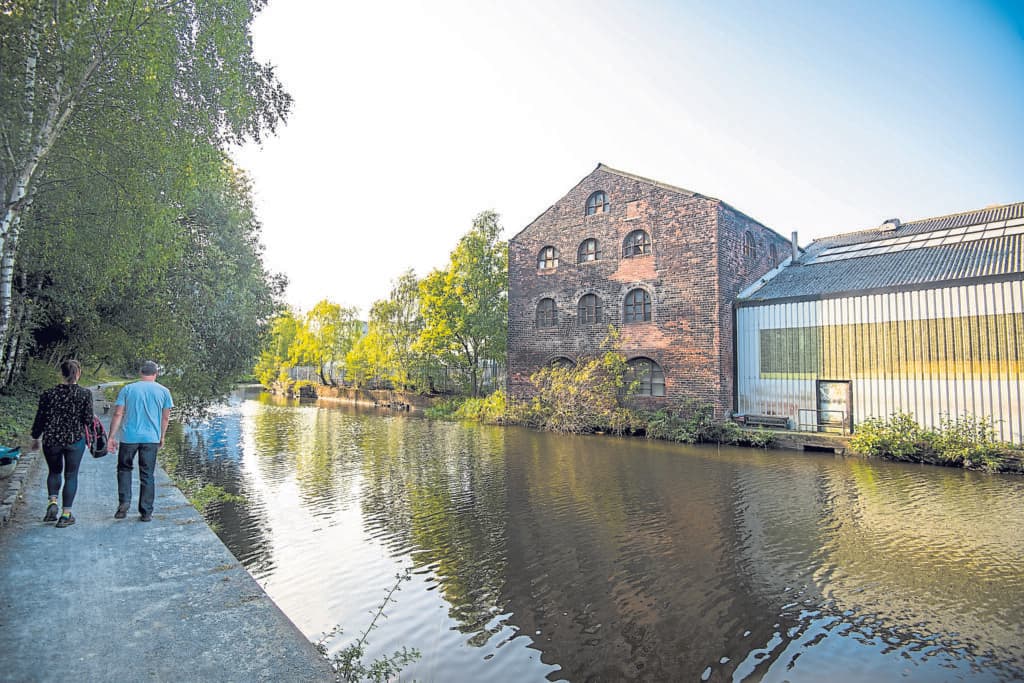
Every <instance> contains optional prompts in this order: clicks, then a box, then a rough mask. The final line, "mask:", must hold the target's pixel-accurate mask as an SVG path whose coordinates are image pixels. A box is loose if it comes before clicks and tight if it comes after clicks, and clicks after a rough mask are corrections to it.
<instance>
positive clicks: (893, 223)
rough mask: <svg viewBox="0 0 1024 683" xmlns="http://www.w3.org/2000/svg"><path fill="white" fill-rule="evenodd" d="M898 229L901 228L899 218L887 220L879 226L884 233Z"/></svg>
mask: <svg viewBox="0 0 1024 683" xmlns="http://www.w3.org/2000/svg"><path fill="white" fill-rule="evenodd" d="M898 227H900V219H899V218H886V219H885V222H884V223H882V224H881V225H879V226H878V229H879V230H881V231H882V232H892V231H893V230H895V229H897V228H898Z"/></svg>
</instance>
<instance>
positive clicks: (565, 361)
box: [548, 356, 576, 369]
mask: <svg viewBox="0 0 1024 683" xmlns="http://www.w3.org/2000/svg"><path fill="white" fill-rule="evenodd" d="M548 365H550V366H551V367H553V368H564V369H568V368H571V367H574V366H575V365H576V362H575V361H573V359H572V358H569V357H568V356H557V357H555V358H552V359H551V362H550V363H548Z"/></svg>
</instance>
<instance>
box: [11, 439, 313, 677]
mask: <svg viewBox="0 0 1024 683" xmlns="http://www.w3.org/2000/svg"><path fill="white" fill-rule="evenodd" d="M116 460H117V458H116V456H115V455H107V456H106V457H103V458H99V459H94V458H92V457H91V456H89V454H88V453H86V455H85V458H84V459H83V461H82V467H81V473H80V475H79V486H78V496H77V498H76V500H75V505H74V514H75V517H76V518H77V520H78V521H77V523H76V524H74V525H73V526H70V527H67V528H64V529H57V528H55V527H54V524H53V523H52V522H49V523H46V522H43V521H42V518H43V514H44V512H45V507H46V464H45V462H44V461H43V459H42V457H40V458H39V459H38V463H37V466H36V467H35V468H34V471H33V472H32V474H31V475H30V476H29V477H28V478H27V479H26V481H25V486H24V490H23V494H24V497H23V500H22V501H21V502H20V503H18V505H17V507H16V508H15V514H14V516H13V519H12V520H11V521H10V523H9V524H8V526H7V527H5V528H3V529H0V681H18V682H19V683H20V682H23V681H31V682H35V681H39V682H42V681H60V682H61V683H64V682H66V681H175V682H178V681H246V682H249V681H330V680H333V675H332V674H331V671H330V669H329V667H328V665H327V663H326V662H325V661H324V660H323V659H322V658H321V657H320V656H319V655H318V653H317V652H316V650H315V649H314V647H313V645H312V644H311V643H310V642H309V641H308V640H307V639H306V638H305V637H304V636H303V635H302V633H301V632H299V630H298V629H297V628H296V627H295V625H294V624H292V622H291V621H289V620H288V618H287V617H286V616H285V615H284V614H283V613H282V612H281V610H280V609H278V607H277V605H275V604H274V603H273V602H272V601H271V600H270V598H268V597H267V595H266V593H264V591H263V589H262V588H260V586H259V585H258V584H257V583H256V582H255V581H254V580H253V579H252V577H251V576H249V574H248V573H247V572H246V571H245V569H243V568H242V567H241V566H240V565H239V563H238V562H237V560H235V558H234V556H232V555H231V553H230V552H229V551H228V549H227V548H226V547H225V546H224V544H223V543H221V541H220V539H219V538H217V536H216V535H215V534H214V533H213V532H212V531H211V530H210V528H209V527H208V526H207V525H206V523H205V522H204V520H203V518H202V517H201V516H200V515H199V513H198V512H196V510H195V509H194V508H193V507H192V506H191V505H190V504H189V503H188V501H187V500H185V498H184V496H183V495H182V493H181V492H180V491H179V490H178V489H177V488H175V487H174V486H172V485H171V482H170V480H169V479H168V477H167V475H166V474H165V473H164V472H163V470H160V469H158V471H157V478H156V486H157V488H156V505H155V510H154V512H153V521H152V522H148V523H146V522H140V521H139V514H138V512H137V511H136V510H135V505H136V504H137V502H138V491H139V485H138V468H137V467H136V473H135V482H134V485H133V493H132V495H133V503H132V509H131V512H130V513H129V515H128V518H127V519H123V520H116V519H114V510H115V509H116V508H117V481H116V468H117V462H116Z"/></svg>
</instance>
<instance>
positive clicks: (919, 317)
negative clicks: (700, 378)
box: [736, 203, 1024, 443]
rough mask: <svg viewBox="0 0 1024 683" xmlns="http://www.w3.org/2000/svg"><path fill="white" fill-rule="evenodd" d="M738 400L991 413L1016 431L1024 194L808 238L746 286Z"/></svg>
mask: <svg viewBox="0 0 1024 683" xmlns="http://www.w3.org/2000/svg"><path fill="white" fill-rule="evenodd" d="M736 339H737V342H736V346H737V348H736V359H737V361H736V373H737V378H736V380H737V384H736V386H737V395H736V411H737V413H740V414H748V415H750V414H752V415H777V416H788V417H789V418H790V419H791V420H792V424H793V426H794V427H799V428H806V429H814V428H818V427H834V428H841V427H842V426H845V427H846V428H847V429H849V428H852V427H853V426H854V425H856V424H857V423H859V422H862V421H863V420H864V419H866V418H869V417H885V416H887V415H889V414H891V413H894V412H905V413H910V414H912V415H913V416H914V418H915V419H916V420H917V421H918V422H919V423H921V424H922V425H925V426H929V427H935V426H938V425H939V424H940V422H941V421H942V420H943V419H945V418H955V417H959V416H963V415H972V416H975V417H984V418H991V420H992V421H993V424H994V426H995V429H996V432H997V434H998V435H999V437H1000V438H1001V439H1003V440H1006V441H1013V442H1016V443H1022V442H1024V414H1022V405H1024V404H1022V402H1021V399H1022V397H1024V396H1022V394H1024V389H1022V387H1021V381H1020V378H1021V371H1022V369H1024V203H1017V204H1009V205H1006V206H999V207H990V208H986V209H981V210H978V211H971V212H966V213H961V214H956V215H953V216H943V217H940V218H931V219H926V220H921V221H915V222H912V223H905V224H900V222H899V221H898V220H896V219H892V220H891V221H887V222H886V223H885V224H883V225H882V226H880V227H878V228H874V229H871V230H864V231H861V232H856V233H849V234H845V235H837V236H835V237H829V238H825V239H822V240H817V241H815V242H814V243H812V244H811V245H810V246H809V247H808V248H807V250H806V251H805V252H804V253H803V254H802V255H800V257H799V258H798V259H797V260H796V261H795V262H792V260H790V261H787V262H785V263H784V264H782V266H780V267H779V268H777V269H775V270H773V271H772V272H771V273H769V274H767V275H766V276H765V277H764V278H762V279H761V280H760V281H758V282H757V283H755V284H754V285H752V286H751V287H749V288H748V289H746V290H745V291H744V292H742V293H741V294H740V297H739V299H738V300H737V303H736Z"/></svg>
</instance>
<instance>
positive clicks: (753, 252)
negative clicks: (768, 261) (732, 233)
mask: <svg viewBox="0 0 1024 683" xmlns="http://www.w3.org/2000/svg"><path fill="white" fill-rule="evenodd" d="M755 256H757V247H756V246H755V244H754V236H753V235H752V234H750V231H749V230H747V231H746V232H745V233H743V258H745V259H748V260H750V259H753V258H754V257H755Z"/></svg>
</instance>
